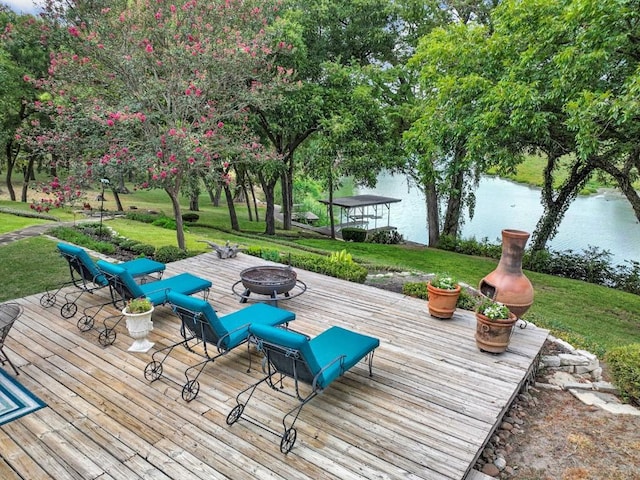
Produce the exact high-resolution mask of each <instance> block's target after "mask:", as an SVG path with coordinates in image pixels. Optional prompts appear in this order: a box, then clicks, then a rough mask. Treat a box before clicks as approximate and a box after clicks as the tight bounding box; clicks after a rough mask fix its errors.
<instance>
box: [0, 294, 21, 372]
mask: <svg viewBox="0 0 640 480" xmlns="http://www.w3.org/2000/svg"><path fill="white" fill-rule="evenodd" d="M23 311H24V309H23V307H22V305H20V304H19V303H15V302H9V303H3V304H0V363H2V365H4V364H5V362H7V363H8V364H9V365H11V368H13V371H14V372H15V373H16V375H20V372H18V369H17V368H16V366H15V365H14V364H13V362H12V361H11V360H10V359H9V357H8V356H7V354H6V353H5V351H4V343H5V340H6V338H7V335H9V330H11V327H13V324H14V323H15V322H16V320H17V319H18V318H19V317H20V315H22V312H23Z"/></svg>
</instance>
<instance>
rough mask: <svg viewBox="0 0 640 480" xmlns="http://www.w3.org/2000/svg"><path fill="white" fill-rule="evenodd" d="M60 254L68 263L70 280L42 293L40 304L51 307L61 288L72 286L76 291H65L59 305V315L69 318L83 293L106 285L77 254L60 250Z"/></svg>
mask: <svg viewBox="0 0 640 480" xmlns="http://www.w3.org/2000/svg"><path fill="white" fill-rule="evenodd" d="M60 255H62V257H63V258H64V259H65V260H66V261H67V262H68V264H69V274H70V276H71V280H69V281H67V282H64V283H62V284H61V285H59V286H58V287H57V289H56V290H55V292H52V291H47V292H46V293H44V294H43V295H42V297H40V305H42V306H43V307H44V308H50V307H53V306H54V305H55V304H56V297H57V295H58V294H59V293H60V291H61V290H62V289H63V288H66V287H70V286H74V287H76V289H77V291H74V292H69V293H65V294H64V299H65V303H64V304H63V305H62V307H60V315H62V318H71V317H73V316H74V315H75V314H76V312H77V311H78V304H77V301H78V300H79V299H80V297H81V296H82V294H83V293H85V292H87V293H91V294H92V293H93V292H95V291H97V290H100V289H102V288H105V287H106V286H107V285H101V284H100V283H99V282H98V281H97V278H96V277H94V276H93V275H92V274H91V272H90V271H89V269H88V268H87V267H86V266H85V264H84V263H83V262H82V261H81V260H80V259H79V258H78V257H77V256H75V255H69V254H68V253H64V252H60ZM52 290H53V289H52Z"/></svg>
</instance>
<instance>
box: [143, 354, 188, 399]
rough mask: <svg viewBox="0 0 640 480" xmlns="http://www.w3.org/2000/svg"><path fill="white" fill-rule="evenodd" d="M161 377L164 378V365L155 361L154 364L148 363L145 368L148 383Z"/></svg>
mask: <svg viewBox="0 0 640 480" xmlns="http://www.w3.org/2000/svg"><path fill="white" fill-rule="evenodd" d="M161 376H162V363H160V362H155V361H153V362H149V363H147V366H146V367H144V378H146V379H147V380H148V381H150V382H155V381H156V380H157V379H159V378H160V377H161ZM183 392H184V390H183ZM183 394H184V393H183Z"/></svg>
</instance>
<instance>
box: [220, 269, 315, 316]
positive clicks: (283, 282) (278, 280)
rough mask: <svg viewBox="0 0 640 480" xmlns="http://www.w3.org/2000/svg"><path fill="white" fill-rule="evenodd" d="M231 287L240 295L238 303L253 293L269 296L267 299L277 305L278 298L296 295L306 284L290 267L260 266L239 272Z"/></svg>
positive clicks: (302, 290) (285, 298)
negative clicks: (237, 278) (238, 277)
mask: <svg viewBox="0 0 640 480" xmlns="http://www.w3.org/2000/svg"><path fill="white" fill-rule="evenodd" d="M243 288H244V290H242V289H243ZM231 289H232V290H233V293H234V294H236V295H238V296H239V297H240V303H246V302H247V300H248V299H249V297H250V296H251V294H252V293H255V294H258V295H267V296H269V301H272V302H274V304H275V305H276V306H277V305H278V300H288V299H291V298H294V297H297V296H298V295H301V294H302V293H304V292H305V291H306V289H307V286H306V285H305V284H304V282H302V281H301V280H298V277H297V275H296V272H295V271H294V270H293V269H292V268H291V267H278V266H261V267H251V268H247V269H245V270H243V271H242V272H240V280H238V281H237V282H236V283H234V284H233V287H231ZM241 290H242V293H240V291H241Z"/></svg>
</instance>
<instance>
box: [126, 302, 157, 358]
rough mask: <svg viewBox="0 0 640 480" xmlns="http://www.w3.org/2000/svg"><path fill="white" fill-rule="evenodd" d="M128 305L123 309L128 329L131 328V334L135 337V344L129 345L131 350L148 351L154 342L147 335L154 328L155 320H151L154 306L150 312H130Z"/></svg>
mask: <svg viewBox="0 0 640 480" xmlns="http://www.w3.org/2000/svg"><path fill="white" fill-rule="evenodd" d="M127 309H128V307H125V308H124V309H123V310H122V314H123V315H124V316H125V319H126V321H127V330H129V336H130V337H131V338H133V339H134V342H133V344H132V345H131V346H130V347H129V349H128V351H129V352H137V353H146V352H148V351H149V349H150V348H151V347H153V345H154V343H153V342H150V341H149V340H148V339H147V335H148V334H149V332H150V331H151V330H153V322H152V321H151V315H152V314H153V307H151V310H149V311H148V312H143V313H130V312H129V311H128V310H127Z"/></svg>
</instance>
